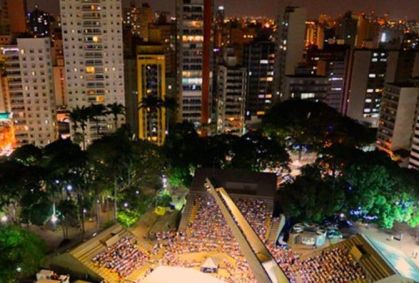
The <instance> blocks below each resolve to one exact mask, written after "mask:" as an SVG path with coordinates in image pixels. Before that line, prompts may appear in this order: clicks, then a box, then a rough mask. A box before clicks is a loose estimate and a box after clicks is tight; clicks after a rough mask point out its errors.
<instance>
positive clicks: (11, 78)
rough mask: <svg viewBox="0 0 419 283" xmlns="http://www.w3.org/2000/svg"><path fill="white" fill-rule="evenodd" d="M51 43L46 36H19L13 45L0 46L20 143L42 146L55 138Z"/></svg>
mask: <svg viewBox="0 0 419 283" xmlns="http://www.w3.org/2000/svg"><path fill="white" fill-rule="evenodd" d="M50 46H51V43H50V40H49V39H47V38H18V39H17V45H16V46H8V47H3V48H1V53H2V54H3V56H4V58H5V68H6V72H7V85H8V86H7V89H8V95H9V97H10V110H11V113H12V119H13V124H14V130H15V136H16V140H17V143H18V145H19V146H21V145H24V144H34V145H36V146H45V145H47V144H48V143H50V142H52V141H54V140H55V139H56V116H55V97H54V85H53V81H52V62H51V47H50Z"/></svg>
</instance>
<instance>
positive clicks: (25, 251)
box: [0, 226, 45, 282]
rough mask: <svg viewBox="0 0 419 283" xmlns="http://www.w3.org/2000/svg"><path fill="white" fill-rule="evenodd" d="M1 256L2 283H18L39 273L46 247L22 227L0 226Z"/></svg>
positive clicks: (0, 273) (0, 275)
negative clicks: (21, 279)
mask: <svg viewBox="0 0 419 283" xmlns="http://www.w3.org/2000/svg"><path fill="white" fill-rule="evenodd" d="M0 254H1V257H0V266H1V268H0V278H1V280H2V281H1V282H17V281H18V280H19V279H20V278H25V277H27V276H30V275H33V274H34V273H35V272H37V271H38V268H39V266H40V264H41V262H42V260H43V258H44V256H45V245H44V243H43V242H42V241H41V240H40V239H39V238H38V237H37V236H36V235H34V234H32V233H30V232H28V231H26V230H24V229H22V228H20V227H17V226H0ZM3 280H4V281H3Z"/></svg>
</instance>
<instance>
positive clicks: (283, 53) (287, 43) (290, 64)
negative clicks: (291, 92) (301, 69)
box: [276, 6, 307, 94]
mask: <svg viewBox="0 0 419 283" xmlns="http://www.w3.org/2000/svg"><path fill="white" fill-rule="evenodd" d="M306 17H307V10H306V9H305V8H300V7H290V6H288V7H286V8H285V11H284V13H283V14H282V16H281V17H280V19H279V21H278V35H277V40H278V42H277V44H278V46H279V48H278V50H277V55H276V57H277V58H278V60H277V62H276V64H277V66H276V76H277V78H276V79H277V80H278V81H277V83H276V84H277V91H279V94H282V92H283V91H284V89H283V88H284V83H285V76H289V75H294V74H295V68H296V67H297V66H298V63H300V62H301V61H302V60H303V53H304V47H305V32H306V24H305V22H306Z"/></svg>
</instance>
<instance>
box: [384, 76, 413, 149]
mask: <svg viewBox="0 0 419 283" xmlns="http://www.w3.org/2000/svg"><path fill="white" fill-rule="evenodd" d="M418 98H419V87H417V86H415V85H414V84H412V83H396V84H386V85H385V87H384V92H383V98H382V101H381V112H380V121H379V124H378V133H377V147H378V149H380V150H383V151H385V152H387V153H388V154H389V155H390V156H392V157H395V156H396V155H397V153H396V152H397V151H398V150H405V151H409V150H410V145H411V140H412V133H413V122H414V120H415V114H416V113H415V111H416V105H417V103H418Z"/></svg>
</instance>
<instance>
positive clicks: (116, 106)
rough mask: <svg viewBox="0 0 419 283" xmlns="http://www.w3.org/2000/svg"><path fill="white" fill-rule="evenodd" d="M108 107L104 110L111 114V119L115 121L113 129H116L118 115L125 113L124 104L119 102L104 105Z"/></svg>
mask: <svg viewBox="0 0 419 283" xmlns="http://www.w3.org/2000/svg"><path fill="white" fill-rule="evenodd" d="M106 107H107V108H108V111H107V112H106V113H107V114H109V115H112V116H113V121H114V123H115V130H116V129H118V115H124V114H125V107H124V105H122V104H120V103H116V102H115V103H112V104H108V105H106Z"/></svg>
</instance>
